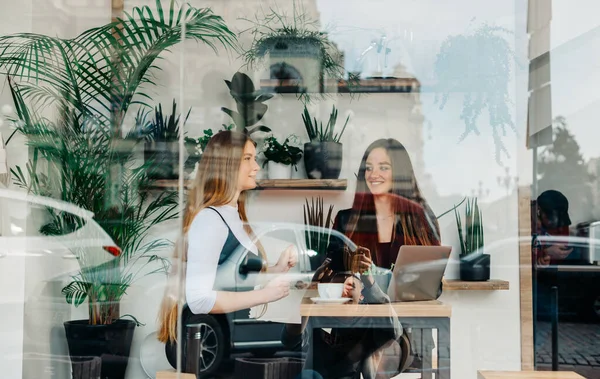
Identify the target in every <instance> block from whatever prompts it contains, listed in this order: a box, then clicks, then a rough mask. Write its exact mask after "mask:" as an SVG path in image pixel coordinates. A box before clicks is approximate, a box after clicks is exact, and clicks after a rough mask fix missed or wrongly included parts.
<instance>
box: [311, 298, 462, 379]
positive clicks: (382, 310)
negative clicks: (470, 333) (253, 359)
mask: <svg viewBox="0 0 600 379" xmlns="http://www.w3.org/2000/svg"><path fill="white" fill-rule="evenodd" d="M392 309H393V312H395V314H396V315H397V316H398V318H399V319H400V322H401V324H402V326H403V327H405V328H407V327H410V328H415V329H437V332H438V337H437V338H438V340H437V357H438V365H437V369H435V370H434V369H433V368H432V367H431V353H430V352H426V354H427V353H429V354H428V355H424V356H423V365H424V366H427V367H424V369H426V370H423V378H431V376H432V373H433V372H436V373H437V374H436V378H441V379H450V318H451V316H452V307H451V306H450V305H447V304H444V303H442V302H440V301H437V300H435V301H415V302H404V303H392V304H314V303H312V302H311V301H310V300H309V299H308V298H307V299H305V301H304V303H303V304H302V305H301V306H300V315H301V316H302V317H310V323H309V325H310V326H311V327H312V328H341V327H344V325H343V323H339V322H335V320H336V319H337V318H340V317H353V318H358V320H353V321H354V322H353V323H352V326H353V327H361V325H364V326H368V327H373V326H374V325H375V326H377V324H378V321H383V322H382V323H381V325H382V326H383V327H386V326H389V325H388V324H387V323H386V322H385V317H388V316H390V315H391V314H392ZM427 359H429V362H427Z"/></svg>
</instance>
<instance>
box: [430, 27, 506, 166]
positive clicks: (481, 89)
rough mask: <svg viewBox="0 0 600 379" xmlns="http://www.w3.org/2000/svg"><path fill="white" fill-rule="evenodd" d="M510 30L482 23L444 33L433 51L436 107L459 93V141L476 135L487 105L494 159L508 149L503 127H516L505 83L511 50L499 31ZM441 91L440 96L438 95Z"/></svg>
mask: <svg viewBox="0 0 600 379" xmlns="http://www.w3.org/2000/svg"><path fill="white" fill-rule="evenodd" d="M507 33H511V32H510V31H508V30H506V29H504V28H501V27H493V26H490V25H482V26H481V27H479V28H478V29H476V30H475V31H474V32H473V33H470V34H462V35H455V36H450V37H448V38H447V39H446V40H445V41H444V42H443V43H442V46H441V47H440V51H439V53H438V54H437V57H436V60H435V65H434V72H435V76H436V79H437V82H436V96H435V101H436V103H439V106H440V109H443V108H444V106H445V105H446V103H447V101H448V99H449V98H450V95H451V94H462V96H463V109H462V113H461V115H460V118H461V119H462V120H463V121H464V123H465V131H464V132H463V134H462V135H461V136H460V139H459V141H463V140H464V139H465V138H467V137H468V136H469V134H471V133H475V134H476V135H479V133H480V132H479V129H478V127H477V121H478V119H479V117H480V116H481V114H482V113H483V112H484V111H485V109H486V108H487V111H488V114H489V125H490V126H491V127H492V131H493V137H494V145H495V155H496V160H497V161H498V162H499V163H500V158H501V155H502V154H505V155H507V156H508V151H507V150H506V147H505V146H504V143H503V142H502V136H503V135H505V134H506V127H509V128H511V129H512V130H513V131H516V129H515V125H514V123H513V121H512V116H511V114H510V111H509V108H508V104H511V99H510V95H509V83H510V81H511V77H510V72H511V60H513V59H514V56H515V55H514V52H513V50H512V49H511V47H510V45H509V43H508V41H507V40H506V38H504V36H503V35H502V34H507ZM440 95H441V96H440Z"/></svg>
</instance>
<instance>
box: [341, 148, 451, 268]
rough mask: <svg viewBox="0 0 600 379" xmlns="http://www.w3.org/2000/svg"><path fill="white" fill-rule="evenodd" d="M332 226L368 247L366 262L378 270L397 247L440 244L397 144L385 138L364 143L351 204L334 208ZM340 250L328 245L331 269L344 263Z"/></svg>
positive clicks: (393, 256) (405, 156) (408, 163)
mask: <svg viewBox="0 0 600 379" xmlns="http://www.w3.org/2000/svg"><path fill="white" fill-rule="evenodd" d="M334 229H336V230H338V231H340V232H341V233H343V234H345V235H346V236H348V237H349V238H350V239H351V240H352V241H353V242H354V243H356V244H357V245H358V246H361V247H363V248H365V249H368V251H369V253H370V256H371V260H372V262H373V263H374V264H375V265H377V266H378V267H382V268H390V267H391V265H392V264H393V263H394V262H395V261H396V258H397V255H398V250H399V249H400V246H402V245H439V244H440V231H439V225H438V222H437V219H436V217H435V215H434V214H433V212H432V211H431V208H430V207H429V205H428V204H427V201H425V199H424V198H423V196H422V194H421V190H420V189H419V185H418V184H417V178H416V176H415V173H414V170H413V167H412V163H411V160H410V156H409V155H408V152H407V151H406V148H405V147H404V146H403V145H402V144H401V143H400V142H398V141H397V140H395V139H392V138H390V139H380V140H377V141H375V142H373V143H372V144H371V145H369V147H368V148H367V150H366V151H365V153H364V154H363V157H362V160H361V163H360V167H359V170H358V175H357V181H356V192H355V194H354V201H353V204H352V208H350V209H345V210H341V211H339V212H338V214H337V216H336V218H335V222H334ZM363 251H364V250H363ZM343 253H344V252H343V251H341V250H339V249H336V248H335V246H333V247H332V248H331V249H330V257H331V258H332V267H331V268H332V269H333V270H334V271H341V270H344V269H345V267H346V266H347V265H344V262H346V261H347V259H349V257H347V256H342V257H340V256H339V255H340V254H343ZM346 253H347V252H346ZM340 258H341V259H340Z"/></svg>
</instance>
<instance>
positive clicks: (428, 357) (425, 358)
mask: <svg viewBox="0 0 600 379" xmlns="http://www.w3.org/2000/svg"><path fill="white" fill-rule="evenodd" d="M420 333H421V352H420V354H421V362H422V365H421V378H422V379H432V378H433V358H432V354H431V349H429V347H428V346H426V345H427V344H426V342H427V340H426V338H425V333H429V334H431V333H432V330H431V329H421V330H420Z"/></svg>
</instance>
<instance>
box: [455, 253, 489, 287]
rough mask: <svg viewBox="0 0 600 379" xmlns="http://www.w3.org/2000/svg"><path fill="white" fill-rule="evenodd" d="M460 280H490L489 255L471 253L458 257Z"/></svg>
mask: <svg viewBox="0 0 600 379" xmlns="http://www.w3.org/2000/svg"><path fill="white" fill-rule="evenodd" d="M460 280H464V281H468V282H485V281H488V280H490V255H489V254H471V255H468V256H466V257H464V258H461V259H460Z"/></svg>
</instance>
